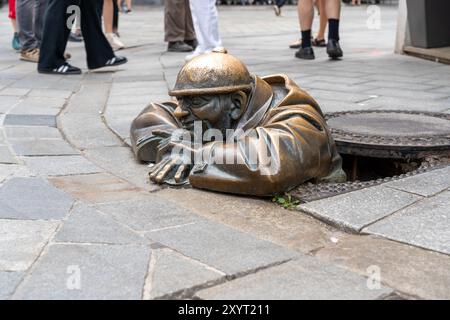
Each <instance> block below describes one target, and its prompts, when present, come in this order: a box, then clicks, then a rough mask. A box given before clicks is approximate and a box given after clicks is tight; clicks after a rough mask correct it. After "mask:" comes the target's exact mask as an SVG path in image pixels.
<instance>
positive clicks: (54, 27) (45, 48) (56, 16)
mask: <svg viewBox="0 0 450 320" xmlns="http://www.w3.org/2000/svg"><path fill="white" fill-rule="evenodd" d="M77 3H78V1H77V0H48V4H47V10H46V12H45V16H44V28H43V31H42V42H41V47H40V55H39V64H38V70H45V71H48V70H53V69H55V68H58V67H60V66H61V65H63V64H64V63H65V62H66V59H65V58H64V51H65V49H66V45H67V39H68V38H69V33H70V28H69V26H68V25H67V21H68V20H69V18H70V17H71V15H72V13H70V12H69V13H68V12H67V8H68V7H69V6H71V5H75V4H77Z"/></svg>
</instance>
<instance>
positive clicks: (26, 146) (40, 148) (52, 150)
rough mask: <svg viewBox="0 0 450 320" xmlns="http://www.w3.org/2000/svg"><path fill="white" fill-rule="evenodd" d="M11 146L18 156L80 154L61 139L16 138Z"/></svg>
mask: <svg viewBox="0 0 450 320" xmlns="http://www.w3.org/2000/svg"><path fill="white" fill-rule="evenodd" d="M12 148H13V150H14V152H15V153H16V154H17V155H20V156H66V155H78V154H80V152H79V151H78V150H75V149H73V148H72V147H71V146H70V145H69V144H68V143H67V142H66V141H64V140H62V139H60V140H56V139H51V140H46V139H40V140H34V141H29V140H16V141H13V142H12Z"/></svg>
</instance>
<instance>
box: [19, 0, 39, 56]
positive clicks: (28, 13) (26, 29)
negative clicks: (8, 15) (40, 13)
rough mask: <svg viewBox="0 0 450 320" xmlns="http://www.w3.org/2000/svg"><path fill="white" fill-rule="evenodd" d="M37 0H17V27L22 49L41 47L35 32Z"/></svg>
mask: <svg viewBox="0 0 450 320" xmlns="http://www.w3.org/2000/svg"><path fill="white" fill-rule="evenodd" d="M35 4H36V0H16V15H17V28H18V29H19V39H20V44H21V46H22V50H30V49H35V48H38V47H39V43H38V41H37V40H36V36H35V34H34V23H33V20H34V19H33V16H34V8H35Z"/></svg>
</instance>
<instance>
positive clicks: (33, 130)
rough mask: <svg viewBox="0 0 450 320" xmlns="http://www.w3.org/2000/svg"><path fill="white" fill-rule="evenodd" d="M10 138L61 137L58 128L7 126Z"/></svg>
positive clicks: (6, 129)
mask: <svg viewBox="0 0 450 320" xmlns="http://www.w3.org/2000/svg"><path fill="white" fill-rule="evenodd" d="M5 133H6V136H7V137H8V140H10V141H11V140H39V139H61V133H60V132H59V130H58V129H56V128H52V127H18V126H17V127H5Z"/></svg>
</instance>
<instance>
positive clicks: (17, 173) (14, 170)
mask: <svg viewBox="0 0 450 320" xmlns="http://www.w3.org/2000/svg"><path fill="white" fill-rule="evenodd" d="M31 175H32V174H31V172H30V171H28V168H27V167H26V166H24V165H16V164H1V163H0V182H2V181H3V180H6V179H9V178H12V177H29V176H31Z"/></svg>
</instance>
